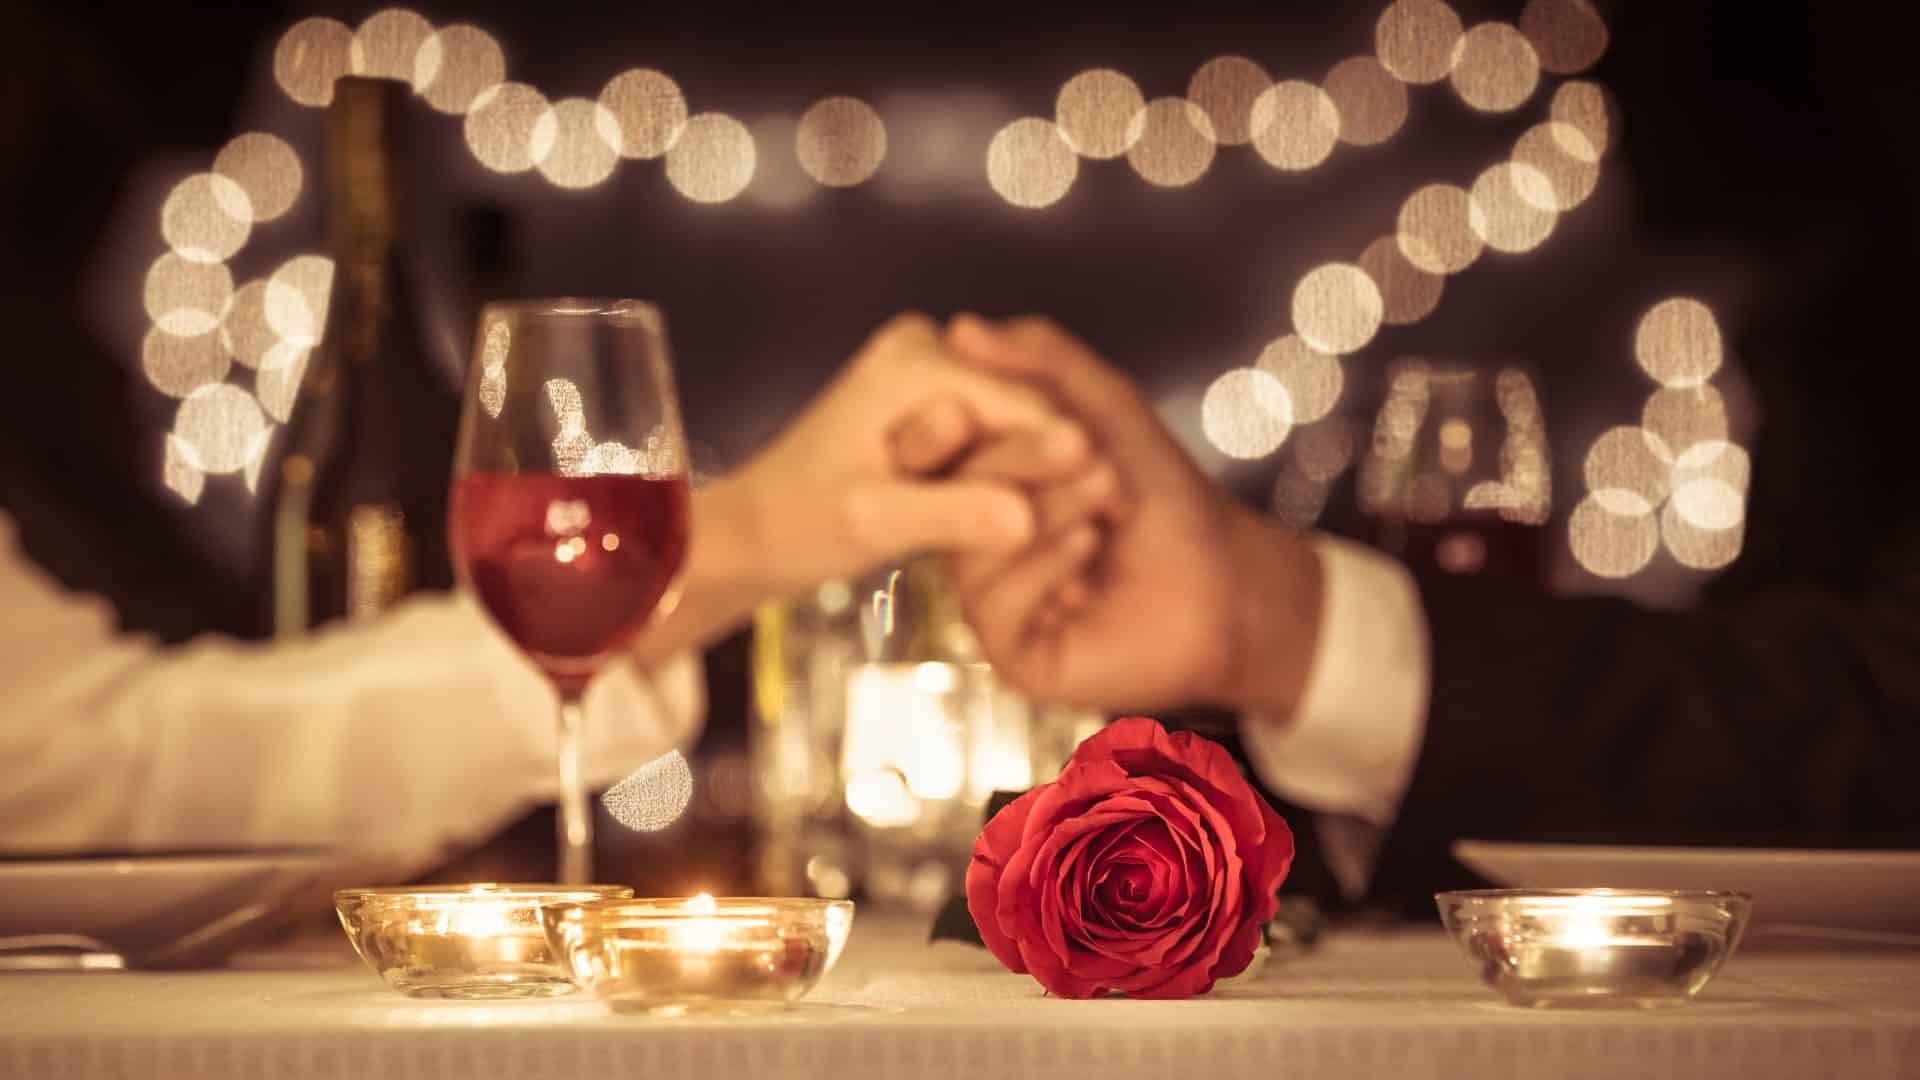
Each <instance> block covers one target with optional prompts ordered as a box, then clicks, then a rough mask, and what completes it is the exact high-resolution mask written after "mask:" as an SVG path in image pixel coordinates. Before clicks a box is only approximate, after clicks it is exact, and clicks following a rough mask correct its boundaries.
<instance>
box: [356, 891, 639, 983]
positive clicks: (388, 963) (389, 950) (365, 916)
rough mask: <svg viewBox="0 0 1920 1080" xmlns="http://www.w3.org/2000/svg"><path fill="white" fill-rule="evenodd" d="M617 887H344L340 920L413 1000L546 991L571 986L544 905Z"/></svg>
mask: <svg viewBox="0 0 1920 1080" xmlns="http://www.w3.org/2000/svg"><path fill="white" fill-rule="evenodd" d="M632 895H633V890H632V889H629V888H627V887H625V886H621V885H585V886H564V885H492V884H484V885H446V886H429V887H422V888H402V889H342V890H340V891H339V892H337V893H335V894H334V897H333V900H334V908H335V910H336V911H337V912H338V913H339V915H340V925H341V926H342V927H343V928H345V930H346V932H347V937H348V938H350V939H351V940H352V941H353V948H354V951H355V952H357V953H359V954H360V958H361V959H362V960H364V961H366V963H367V966H368V967H370V968H372V969H373V970H374V972H375V973H376V974H378V975H379V976H380V977H381V978H383V979H385V980H386V981H387V983H388V985H390V986H392V987H393V988H394V989H396V990H398V991H400V992H401V993H403V994H407V995H410V996H412V997H448V998H514V997H546V996H550V995H553V994H564V993H568V992H570V991H572V990H573V988H574V987H573V981H572V980H571V979H570V978H568V976H567V973H566V971H565V970H564V969H563V968H562V967H561V966H560V965H559V964H558V963H557V962H556V961H555V960H554V957H553V952H552V950H551V948H549V946H548V944H547V937H546V933H545V930H544V928H543V927H542V926H541V923H540V908H541V905H543V904H551V903H561V902H567V901H574V902H585V901H593V900H608V899H613V898H616V897H623V896H632Z"/></svg>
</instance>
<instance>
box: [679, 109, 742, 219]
mask: <svg viewBox="0 0 1920 1080" xmlns="http://www.w3.org/2000/svg"><path fill="white" fill-rule="evenodd" d="M754 165H755V152H754V146H753V134H752V133H751V132H749V131H748V130H747V126H746V125H745V124H742V123H741V122H740V121H738V120H735V119H734V118H733V117H731V116H728V115H726V114H725V113H717V112H710V113H701V114H700V115H699V116H695V117H692V118H691V119H689V120H688V121H687V125H686V127H685V128H684V129H683V130H682V131H681V132H680V137H679V138H678V139H675V140H674V143H673V148H672V149H671V150H668V151H667V180H668V181H669V182H670V183H672V184H673V186H674V190H676V191H678V192H680V194H682V195H685V196H686V197H687V198H689V199H692V200H693V201H694V202H700V203H723V202H726V201H727V200H729V199H732V198H733V197H734V196H736V195H738V194H740V193H741V192H742V191H745V190H746V187H747V185H748V184H749V183H751V182H752V181H753V171H754Z"/></svg>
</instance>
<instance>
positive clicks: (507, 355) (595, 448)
mask: <svg viewBox="0 0 1920 1080" xmlns="http://www.w3.org/2000/svg"><path fill="white" fill-rule="evenodd" d="M474 353H475V355H474V362H473V365H472V368H471V370H470V371H469V372H468V375H467V389H466V397H465V402H464V404H463V405H462V412H461V419H460V446H459V451H458V453H457V455H456V457H455V459H454V476H453V496H452V505H451V507H450V512H449V515H448V522H449V524H448V528H449V531H450V533H451V536H450V539H451V544H452V549H453V561H454V568H455V571H456V572H457V573H458V574H459V577H460V580H461V582H462V583H463V584H464V585H465V586H466V587H468V588H470V589H472V590H473V592H474V594H475V595H476V596H478V597H479V599H480V603H481V606H483V607H485V608H486V609H487V611H488V613H489V614H490V615H491V616H492V617H493V619H494V621H495V622H497V623H498V624H499V625H500V628H501V629H502V630H504V631H506V634H507V636H508V637H509V638H511V639H512V640H513V642H514V644H515V645H517V646H519V648H520V649H521V651H523V652H524V653H526V655H527V656H528V658H530V659H531V660H532V661H533V662H534V663H535V664H536V665H537V666H538V667H539V668H540V669H541V671H543V672H544V673H545V674H546V676H547V678H548V679H549V680H551V681H552V683H553V685H554V689H555V690H556V691H557V692H558V695H559V705H560V708H559V740H558V758H559V778H560V813H559V825H558V832H559V855H560V867H559V880H560V882H561V883H563V884H584V883H586V882H587V881H589V880H590V879H591V878H592V873H593V868H592V861H593V822H592V817H591V816H590V811H589V807H588V805H587V793H586V790H585V788H584V787H583V785H582V783H581V778H580V727H581V720H582V710H581V698H582V695H583V694H584V693H585V691H586V688H587V684H588V683H589V682H590V681H591V680H592V679H593V677H594V675H595V674H596V673H598V672H599V670H600V669H601V667H602V666H604V665H605V664H606V662H607V660H608V659H609V658H611V657H616V656H618V655H620V653H621V652H622V651H623V650H624V649H626V648H627V647H628V646H630V645H631V644H632V642H633V640H634V638H635V637H636V636H637V635H638V634H639V633H640V632H641V631H642V630H643V629H644V628H645V626H646V625H647V622H648V621H649V619H651V618H652V617H653V616H654V615H655V613H656V612H664V611H668V610H671V609H672V606H673V601H674V598H675V592H674V586H675V584H676V582H677V580H678V575H679V572H680V569H681V566H682V564H683V563H684V562H685V561H686V554H687V542H688V535H687V534H688V516H689V510H688V487H687V455H686V449H685V447H686V438H685V435H684V433H683V432H682V430H681V426H680V409H679V405H678V402H677V400H676V398H675V394H674V386H673V371H672V368H671V363H670V361H669V359H668V355H667V340H666V334H665V331H664V329H663V326H662V323H661V319H660V313H659V310H658V309H657V308H655V307H654V306H653V305H652V304H648V303H644V302H641V301H636V300H590V299H574V298H563V299H554V300H529V301H520V302H513V303H495V304H488V305H487V306H486V307H485V308H484V309H483V310H482V311H481V313H480V324H479V330H478V334H477V337H476V345H475V349H474Z"/></svg>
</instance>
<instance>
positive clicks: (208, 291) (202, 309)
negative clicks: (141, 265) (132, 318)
mask: <svg viewBox="0 0 1920 1080" xmlns="http://www.w3.org/2000/svg"><path fill="white" fill-rule="evenodd" d="M232 298H233V275H232V274H231V273H229V272H228V271H227V267H226V264H224V263H217V262H216V263H204V262H193V261H191V260H189V259H183V258H181V257H180V256H179V254H177V253H176V252H172V251H169V252H167V253H166V254H164V255H162V256H160V257H159V258H158V259H155V260H154V261H153V266H152V267H150V268H149V269H148V270H147V280H146V288H145V292H144V300H145V303H146V309H147V317H148V318H150V319H152V320H153V322H154V325H156V326H158V327H160V328H161V329H162V330H165V331H166V332H167V333H169V334H172V335H174V336H175V337H198V336H200V335H201V334H204V333H207V332H208V331H210V330H212V329H214V328H215V327H217V326H219V325H220V318H221V316H222V315H224V314H226V310H227V302H228V301H229V300H231V299H232Z"/></svg>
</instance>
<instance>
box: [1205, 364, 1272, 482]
mask: <svg viewBox="0 0 1920 1080" xmlns="http://www.w3.org/2000/svg"><path fill="white" fill-rule="evenodd" d="M1292 429H1293V402H1292V400H1291V399H1290V398H1289V397H1288V395H1287V388H1286V387H1284V386H1282V385H1280V380H1279V379H1276V378H1274V377H1273V376H1272V375H1269V374H1267V373H1266V372H1264V371H1261V370H1259V369H1258V368H1235V369H1233V370H1232V371H1229V372H1227V373H1226V374H1224V375H1221V376H1220V377H1219V378H1217V379H1215V380H1213V384H1212V385H1211V386H1208V387H1207V392H1206V395H1205V396H1204V397H1202V398H1201V399H1200V430H1201V431H1202V432H1203V433H1205V435H1206V437H1207V441H1208V442H1210V443H1212V444H1213V446H1214V448H1215V449H1217V450H1219V451H1220V452H1221V453H1223V454H1225V455H1227V456H1228V457H1232V458H1239V459H1241V460H1251V459H1253V458H1260V457H1265V456H1267V455H1268V454H1271V453H1273V452H1274V451H1275V450H1278V449H1279V448H1280V444H1281V443H1283V442H1286V441H1287V433H1288V432H1289V431H1291V430H1292Z"/></svg>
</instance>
